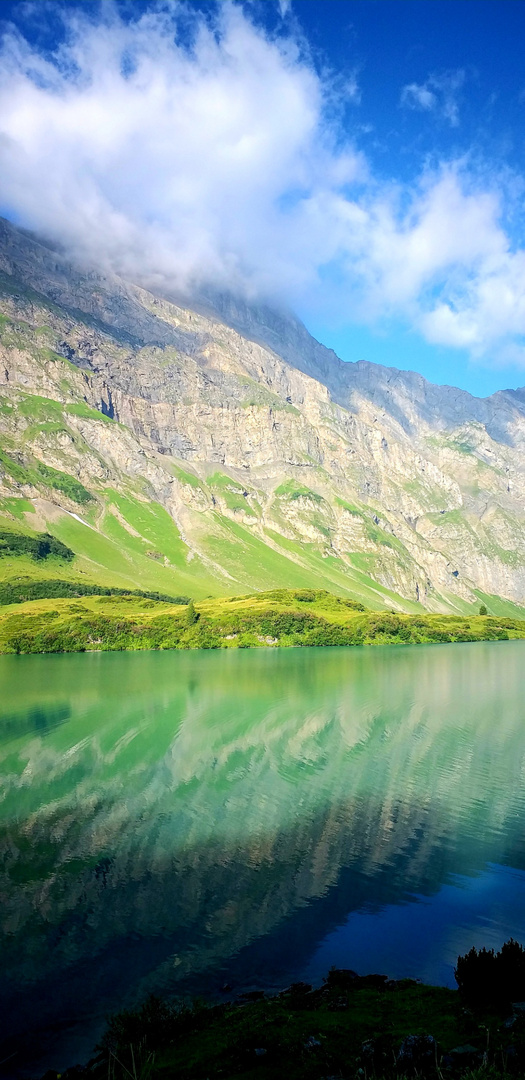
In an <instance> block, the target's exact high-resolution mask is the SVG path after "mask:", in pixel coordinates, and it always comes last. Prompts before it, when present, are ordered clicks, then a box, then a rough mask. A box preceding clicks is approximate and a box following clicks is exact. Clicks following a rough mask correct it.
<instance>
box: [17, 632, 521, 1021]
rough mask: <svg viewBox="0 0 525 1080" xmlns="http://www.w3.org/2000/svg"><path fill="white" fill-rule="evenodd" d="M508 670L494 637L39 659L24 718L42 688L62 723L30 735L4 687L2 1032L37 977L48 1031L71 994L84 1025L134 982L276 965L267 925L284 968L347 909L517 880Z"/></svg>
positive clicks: (517, 762) (515, 687)
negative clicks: (253, 953)
mask: <svg viewBox="0 0 525 1080" xmlns="http://www.w3.org/2000/svg"><path fill="white" fill-rule="evenodd" d="M522 657H523V646H522V643H520V642H516V643H512V642H509V643H506V644H505V645H504V646H501V645H499V644H496V645H494V644H487V645H478V644H476V645H472V646H470V645H466V646H456V647H452V648H447V647H442V646H437V647H430V648H421V649H420V648H417V649H416V648H406V649H403V648H401V649H392V648H390V649H388V648H387V649H369V650H365V649H363V650H344V649H337V650H333V651H329V650H304V651H301V650H288V651H286V652H284V651H283V652H280V653H257V652H251V653H247V652H246V653H237V654H235V653H230V654H202V653H199V654H176V655H173V654H139V655H136V656H134V655H133V654H131V656H130V655H129V654H128V655H126V654H124V655H123V654H116V655H112V654H105V655H102V656H98V657H97V658H96V663H95V664H92V658H91V657H62V658H52V659H53V660H54V665H53V666H52V667H51V668H50V669H49V671H48V675H47V678H46V680H45V686H44V684H43V683H42V685H41V687H40V689H41V691H42V692H43V693H44V691H45V693H44V703H43V707H45V708H50V709H51V708H52V701H51V694H52V690H53V679H54V686H55V688H56V690H57V694H58V688H60V700H61V701H63V700H64V698H65V697H67V694H69V697H68V698H67V700H68V705H67V707H68V708H69V709H70V718H69V720H68V722H67V723H61V725H60V726H55V727H52V726H50V727H49V728H48V729H46V731H45V733H43V734H35V733H34V731H31V734H30V735H27V734H26V735H24V734H23V708H22V705H23V699H24V690H23V688H22V690H21V689H20V680H18V695H19V712H18V715H19V717H20V722H21V728H20V730H19V731H18V732H17V733H16V735H13V733H12V731H10V733H9V736H8V737H7V738H4V739H3V740H2V743H1V744H0V762H1V766H0V767H1V769H2V772H3V774H4V780H3V784H2V786H3V789H4V799H3V802H2V803H1V804H0V814H1V822H2V827H1V832H0V848H1V854H2V857H3V867H4V871H3V876H2V877H0V899H1V904H2V915H1V919H2V923H3V929H4V931H5V932H6V935H7V936H6V939H5V940H6V945H5V949H4V955H3V961H4V970H5V973H6V984H5V989H13V988H16V987H19V988H21V987H22V985H24V986H26V990H25V991H24V993H22V991H21V989H20V990H19V993H20V996H19V999H18V1001H19V1010H20V1016H22V1013H23V1011H24V1008H25V1007H24V1008H23V1005H22V1003H23V1001H25V1002H26V1004H27V1008H28V1010H29V1003H30V1001H31V1002H33V1006H34V1001H33V999H32V997H31V994H32V991H31V986H32V985H34V987H35V991H34V992H35V994H37V992H38V987H39V986H40V985H42V980H44V979H45V980H46V985H47V987H48V989H49V988H54V989H53V993H50V994H48V995H47V1004H45V1005H39V1008H41V1009H43V1010H44V1009H46V1008H47V1009H49V1010H51V1012H49V1013H48V1014H47V1015H48V1019H51V1018H52V1015H51V1013H52V1010H53V1009H55V1011H56V1015H57V1016H58V1015H60V1009H61V1008H63V1009H65V1013H67V1012H68V1009H71V1008H72V1007H73V1006H72V1005H71V1002H72V1001H73V1002H74V1001H75V996H74V995H72V994H71V993H70V991H71V986H72V985H73V984H75V986H76V990H75V993H76V995H77V996H78V995H80V1003H77V1004H78V1008H86V1009H88V1008H89V1009H93V1010H94V1012H97V1010H98V1014H97V1015H100V1010H101V1009H102V1004H101V1003H102V1001H103V1002H104V1006H103V1011H106V1010H107V1009H108V1008H115V1007H116V1006H117V1005H118V1004H119V1003H120V1002H121V999H122V998H123V997H124V996H125V994H126V993H129V988H130V987H132V986H134V985H135V984H136V985H137V986H138V987H139V990H143V991H146V990H147V989H154V988H156V989H162V990H164V991H171V992H174V991H175V990H176V989H177V987H178V986H182V985H185V981H186V982H187V980H188V979H189V980H190V981H191V984H192V985H193V986H194V987H196V986H197V985H198V980H199V977H201V978H202V977H204V974H205V973H213V972H214V971H217V970H218V968H220V966H221V965H223V964H224V963H226V962H228V961H229V959H230V958H231V957H232V956H235V955H237V954H238V953H239V951H242V950H245V951H246V949H247V948H255V945H256V943H257V942H258V941H261V942H264V943H265V956H266V958H267V964H268V965H269V966H270V967H271V965H272V964H274V966H275V969H276V970H277V968H279V970H281V968H280V967H279V965H280V964H281V960H280V959H279V957H278V953H279V951H281V952H283V949H282V940H281V939H280V935H282V933H283V932H284V930H283V928H285V930H286V936H287V939H288V941H289V942H292V941H293V942H295V953H296V956H297V955H298V954H299V953H300V954H301V955H304V958H305V962H306V960H307V958H308V957H307V954H308V951H309V950H310V951H311V949H312V948H313V947H314V945H315V942H316V941H318V940H319V938H320V937H322V936H323V934H324V933H325V932H326V930H327V929H328V928H329V927H330V925H333V924H334V923H335V924H337V923H338V922H340V921H341V920H344V919H345V918H346V916H347V914H348V912H350V911H359V910H363V909H365V908H370V909H371V910H377V909H378V908H379V907H380V906H381V905H384V904H385V903H390V904H398V903H399V901H400V900H402V899H403V898H404V897H406V896H407V894H409V893H414V892H417V893H419V894H421V895H432V894H433V893H435V892H436V891H437V890H438V889H439V888H440V886H441V885H442V884H443V883H444V882H446V881H447V880H449V878H450V875H451V874H454V873H458V872H462V873H469V872H472V871H475V870H477V869H479V868H481V867H483V865H484V863H485V862H486V860H487V859H492V860H494V861H503V860H504V858H506V859H507V860H508V861H509V862H513V864H514V865H522V864H524V860H523V850H522V849H523V839H522V836H523V827H522V823H523V803H522V787H521V778H522V775H523V767H524V762H525V729H524V725H523V706H522V703H521V669H522ZM11 659H12V662H13V663H15V664H19V661H20V659H22V661H23V663H24V664H25V665H26V670H27V672H28V675H29V672H30V668H31V665H32V662H33V661H36V667H35V669H34V672H35V677H34V679H33V678H32V679H31V680H30V679H29V678H27V679H26V680H25V682H26V683H27V684H28V690H27V698H28V700H27V711H28V713H29V711H30V710H31V709H33V708H34V707H35V706H34V700H33V698H34V692H35V688H34V684H35V680H36V684H37V688H38V682H39V671H40V672H43V669H42V668H41V667H40V668H39V662H40V658H33V657H27V658H4V660H5V661H11ZM57 660H60V661H61V662H60V663H57ZM8 666H9V665H7V666H6V667H5V668H4V672H3V673H2V674H5V673H6V672H7V674H6V682H7V687H8V691H9V671H8V670H7V668H8ZM17 670H18V671H20V667H18V669H17ZM31 670H33V669H31ZM42 678H43V676H42ZM85 683H88V684H89V693H88V692H87V690H86V688H85ZM24 685H25V683H23V684H22V687H23V686H24ZM124 688H125V689H124ZM12 692H13V693H14V687H13V688H12ZM46 695H47V698H46ZM8 696H9V694H8ZM8 704H9V703H8ZM61 708H62V706H61ZM495 718H497V729H496V728H495ZM29 780H30V783H28V781H29ZM505 852H506V853H507V854H506V856H505V854H504V853H505ZM299 927H302V930H301V934H299ZM295 931H297V934H296V933H295ZM278 939H279V940H281V945H280V946H279V950H277V949H276V951H275V953H274V959H273V960H272V942H273V943H274V944H275V943H276V942H277V941H278ZM284 951H286V950H284ZM116 952H117V953H118V955H119V965H120V966H119V973H116V971H115V966H114V957H115V953H116ZM175 957H176V965H175V964H174V958H175ZM281 967H282V964H281ZM80 972H83V973H84V978H83V979H82V980H80V982H81V986H80V988H79V986H78V985H77V983H75V979H77V974H76V973H80ZM97 973H98V974H97ZM101 978H103V979H105V987H106V989H105V991H104V994H102V995H101V991H100V980H101ZM68 987H69V991H68ZM27 988H29V989H27ZM96 988H98V989H96ZM24 995H25V996H24ZM97 995H98V996H97ZM104 995H105V996H104ZM68 997H69V998H70V1001H69V1004H68V1001H67V998H68ZM52 1002H55V1004H54V1005H53V1004H52ZM16 1007H17V1006H15V1008H16ZM12 1019H13V1024H14V1025H15V1027H16V1022H17V1021H16V1016H15V1015H13V1018H12ZM20 1022H21V1023H22V1021H20ZM24 1022H25V1021H24ZM22 1026H23V1023H22Z"/></svg>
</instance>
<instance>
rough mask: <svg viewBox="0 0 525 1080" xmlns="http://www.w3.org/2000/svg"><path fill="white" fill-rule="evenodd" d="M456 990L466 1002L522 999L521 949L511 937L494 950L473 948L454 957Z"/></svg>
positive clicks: (524, 958)
mask: <svg viewBox="0 0 525 1080" xmlns="http://www.w3.org/2000/svg"><path fill="white" fill-rule="evenodd" d="M454 974H455V976H456V982H457V984H458V987H459V991H460V993H461V994H462V996H463V997H464V998H465V1000H466V1001H467V1002H469V1004H472V1005H480V1004H488V1003H491V1002H492V1003H494V1004H495V1005H502V1004H505V1003H506V1002H511V1001H524V1000H525V949H524V948H523V946H522V945H520V944H519V943H518V942H517V941H514V940H513V938H510V940H509V941H506V942H505V944H504V945H502V947H501V949H500V951H499V952H497V953H495V952H494V949H479V950H478V949H474V948H472V949H471V950H470V952H468V953H466V955H465V956H458V962H457V967H456V969H455V972H454Z"/></svg>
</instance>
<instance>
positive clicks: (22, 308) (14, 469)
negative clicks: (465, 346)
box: [0, 221, 525, 612]
mask: <svg viewBox="0 0 525 1080" xmlns="http://www.w3.org/2000/svg"><path fill="white" fill-rule="evenodd" d="M0 312H1V313H2V314H1V315H0V394H1V397H0V432H1V434H2V448H3V453H2V457H1V459H0V498H1V499H2V504H1V506H0V510H1V511H2V513H3V514H4V515H7V516H10V515H11V516H12V514H13V512H16V514H17V515H18V516H20V510H19V505H20V506H21V505H22V504H16V505H15V503H14V502H13V500H16V499H20V498H25V499H26V501H27V502H28V506H30V508H29V509H28V510H27V511H24V512H25V513H26V520H27V523H28V524H32V523H34V521H35V520H36V519H32V518H31V509H34V508H35V507H37V508H38V507H39V508H40V509H39V510H38V512H39V513H40V514H41V515H42V513H44V511H43V510H42V507H43V506H47V507H48V508H49V507H53V508H54V509H53V512H51V511H50V510H49V511H48V517H47V518H46V521H47V522H48V525H49V527H50V529H51V531H53V529H55V530H56V529H58V526H57V524H56V523H57V521H58V522H60V520H61V516H60V515H61V514H69V516H71V515H73V514H77V518H79V517H81V516H82V515H81V513H80V511H79V507H78V505H74V499H73V501H72V494H71V493H72V491H74V490H77V489H73V488H71V487H68V485H67V483H66V482H64V481H63V480H62V481H61V480H60V479H57V477H56V476H55V475H54V474H50V473H49V471H48V472H47V473H46V467H47V469H48V470H49V469H52V470H55V473H56V474H58V476H59V477H60V476H64V475H65V476H70V477H73V478H74V479H75V480H77V481H78V483H79V484H81V485H82V486H83V488H84V489H85V490H86V496H85V506H86V509H85V513H84V517H85V515H86V514H88V516H89V522H86V526H89V527H90V528H91V530H92V531H94V532H96V533H97V534H98V536H99V539H100V541H101V544H102V540H104V542H107V543H110V542H111V543H112V544H114V545H115V544H116V545H117V547H118V545H119V544H120V545H121V551H122V553H123V555H122V557H123V566H124V569H123V570H122V574H123V575H124V577H126V575H127V577H126V580H131V579H133V580H136V581H137V583H138V582H139V580H142V579H143V577H144V575H146V577H147V575H148V574H149V573H151V574H157V578H156V580H157V581H160V578H159V577H158V575H161V576H162V572H165V576H166V575H167V576H170V575H171V577H170V581H171V582H172V587H173V581H174V580H175V579H176V578H177V574H178V575H179V578H180V580H181V582H183V581H187V580H191V581H193V584H194V586H195V588H194V589H193V593H194V595H198V592H199V589H200V590H201V593H202V591H203V590H204V593H207V592H211V591H215V592H220V591H222V592H235V591H236V592H239V591H241V589H242V590H244V591H248V590H249V589H250V588H252V589H261V588H265V587H266V588H268V587H272V586H274V585H279V584H281V585H285V584H299V583H303V584H305V585H306V584H308V582H312V584H316V585H319V584H321V583H322V584H323V585H324V587H326V588H331V589H334V590H335V591H338V592H346V593H348V594H350V595H356V596H358V597H359V598H362V599H364V601H365V602H366V603H369V604H371V605H372V606H374V605H375V606H385V605H386V606H388V607H393V608H403V607H404V608H406V609H407V608H408V609H410V610H412V609H416V607H417V605H423V606H424V607H426V608H429V609H431V610H452V611H453V610H457V611H464V610H467V609H468V607H470V605H472V604H479V600H480V597H482V598H483V599H486V597H488V599H489V604H490V598H491V597H499V598H502V600H501V601H500V600H494V601H493V602H494V603H500V609H499V610H501V603H502V602H503V601H507V602H508V607H509V612H510V608H511V606H512V603H514V604H521V603H523V600H524V596H525V530H524V527H523V526H524V497H525V452H524V446H525V390H518V391H502V392H500V393H498V394H494V395H492V397H489V398H485V399H478V398H474V397H472V396H471V395H470V394H467V393H465V392H464V391H461V390H457V389H455V388H453V387H438V386H433V385H432V384H430V383H428V382H426V380H425V379H423V378H422V377H421V376H419V375H416V374H414V373H411V372H404V371H398V370H396V369H395V368H388V367H382V366H380V365H376V364H369V363H365V362H363V361H360V362H358V363H355V364H354V363H342V362H341V361H340V360H339V359H338V358H337V357H336V355H335V354H334V353H333V352H332V351H331V350H329V349H326V348H325V347H324V346H322V345H320V344H319V343H318V342H316V341H315V340H314V339H313V338H312V337H311V336H310V335H309V334H308V332H307V331H306V329H305V327H304V326H302V324H301V323H300V322H298V320H297V319H295V318H294V317H293V316H292V315H290V314H288V313H286V312H275V311H271V310H270V309H268V308H265V307H262V306H260V307H257V306H252V307H250V306H249V305H247V304H244V303H242V302H240V301H238V300H235V299H234V298H232V297H229V296H223V295H220V294H209V295H207V296H200V297H199V298H197V299H196V300H193V301H192V302H191V303H190V302H189V301H188V300H184V301H183V300H181V299H180V298H179V299H176V298H171V299H170V298H169V297H166V296H161V295H153V293H151V292H148V291H146V290H145V289H143V288H141V287H140V286H138V285H135V284H132V283H128V282H124V281H121V280H120V279H117V278H115V277H114V276H112V275H110V274H103V273H100V272H97V271H96V270H95V269H87V270H86V269H85V268H79V267H76V266H75V265H73V264H72V263H71V262H70V261H69V260H68V259H67V258H66V257H65V256H63V255H62V254H60V253H59V252H56V251H53V250H51V249H50V248H48V247H46V246H44V245H42V244H41V243H39V242H38V241H37V240H35V239H34V238H32V237H30V236H29V235H27V234H25V233H23V232H21V231H19V230H17V229H15V228H13V227H12V226H11V225H9V224H8V223H7V222H3V221H0ZM108 493H110V494H108ZM111 493H112V494H111ZM76 497H78V498H82V496H81V495H79V494H78V490H77V496H76ZM131 505H133V507H134V509H133V511H132V510H130V506H131ZM141 507H142V510H141ZM157 508H158V509H157ZM88 511H89V513H88ZM147 514H150V515H151V514H154V515H155V514H156V515H157V517H158V515H161V516H162V514H164V515H165V519H164V518H163V519H162V520H163V521H164V520H166V522H168V523H169V528H172V529H173V536H174V537H175V536H176V538H177V544H178V545H179V547H178V548H177V552H178V555H177V557H175V554H174V549H173V550H172V548H170V547H169V543H168V541H167V540H163V539H162V536H163V535H164V534H163V533H162V530H160V531H159V530H158V529H157V532H156V533H155V545H153V540H152V536H153V532H151V529H152V528H153V526H148V528H149V529H150V532H149V533H148V528H146V524H145V521H146V517H145V515H146V516H147ZM141 515H142V516H141ZM44 516H45V514H44ZM159 520H160V517H159ZM148 521H149V518H148ZM141 522H142V524H141ZM163 527H164V526H163ZM167 528H168V525H166V529H167ZM159 529H160V526H159ZM119 530H120V531H119ZM150 534H151V535H150ZM166 535H167V534H166ZM170 543H171V541H170ZM173 543H175V541H173ZM126 544H129V545H131V546H132V547H133V545H134V547H133V551H135V553H136V558H137V559H139V563H140V565H139V564H136V565H135V564H134V562H133V559H134V556H133V555H132V554H131V553H130V552H131V547H130V549H129V551H128V548H127V547H126ZM163 544H164V547H162V545H163ZM148 545H149V546H148ZM166 545H167V546H166ZM157 548H158V550H157ZM100 550H102V549H100ZM126 552H127V554H126ZM139 556H140V558H139ZM79 557H80V555H79ZM86 557H87V556H86ZM89 558H91V555H90V556H89ZM142 558H144V560H146V559H148V558H149V560H150V563H146V562H144V567H146V569H141V567H142V562H140V559H142ZM97 559H98V560H99V563H100V566H103V567H105V570H106V571H108V570H109V562H108V561H107V560H108V559H109V556H107V558H106V556H104V555H102V554H100V553H99V555H97V557H96V558H94V559H91V561H92V563H93V565H92V566H91V568H90V569H91V572H95V570H96V566H97V565H99V563H97ZM104 559H106V561H104ZM152 559H153V560H154V561H155V567H154V568H151V567H150V564H151V560H152ZM100 560H101V561H100ZM177 560H178V561H177ZM110 561H111V560H110ZM124 564H125V565H124ZM128 564H129V565H128ZM124 571H125V572H124ZM119 572H120V571H119ZM148 580H149V578H148ZM166 580H167V578H166ZM177 580H178V579H177Z"/></svg>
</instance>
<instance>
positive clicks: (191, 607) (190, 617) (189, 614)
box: [184, 600, 199, 626]
mask: <svg viewBox="0 0 525 1080" xmlns="http://www.w3.org/2000/svg"><path fill="white" fill-rule="evenodd" d="M198 618H199V616H198V615H197V612H196V611H195V604H194V603H193V600H190V602H189V604H188V606H187V608H186V616H185V620H184V621H185V623H186V626H193V625H194V623H196V622H197V619H198Z"/></svg>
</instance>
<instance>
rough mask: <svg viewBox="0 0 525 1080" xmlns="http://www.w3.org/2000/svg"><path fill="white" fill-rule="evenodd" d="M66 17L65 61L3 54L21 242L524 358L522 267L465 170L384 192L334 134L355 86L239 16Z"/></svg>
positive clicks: (9, 170) (493, 199) (6, 141)
mask: <svg viewBox="0 0 525 1080" xmlns="http://www.w3.org/2000/svg"><path fill="white" fill-rule="evenodd" d="M59 10H60V11H61V12H62V14H63V15H64V17H65V18H67V20H68V38H67V43H66V45H65V46H63V47H62V48H61V50H60V52H59V54H58V55H57V56H56V57H54V58H53V59H52V60H49V59H46V58H45V57H43V56H40V55H38V54H37V53H35V52H34V50H32V49H31V48H30V47H29V45H28V44H27V43H26V42H25V41H24V40H23V39H22V38H20V36H17V35H16V34H15V33H14V32H13V33H11V34H10V35H9V36H8V37H7V38H6V39H5V41H4V44H3V47H2V52H1V54H0V204H1V205H2V206H4V207H5V208H6V209H7V210H8V211H9V212H10V213H12V214H13V215H16V216H17V218H18V219H20V220H22V221H23V223H24V224H26V225H27V226H29V227H32V228H34V229H37V230H40V231H42V232H44V233H46V234H48V235H49V236H51V237H53V238H56V239H58V240H60V241H62V242H63V243H64V244H65V245H67V246H68V247H69V248H70V249H71V250H72V252H73V253H75V254H76V255H77V257H79V258H82V259H87V260H91V261H92V262H94V263H95V264H96V265H103V266H106V267H108V268H112V269H114V270H116V271H117V272H120V273H122V274H124V275H127V276H129V277H131V278H133V279H134V280H139V281H142V282H144V283H146V284H147V283H150V284H154V283H155V282H161V283H162V284H163V285H164V287H166V288H174V289H177V290H180V289H191V288H193V287H194V286H195V285H199V284H202V283H205V282H212V283H214V284H218V285H219V286H225V287H230V288H233V289H238V290H243V291H244V293H245V294H246V295H248V296H251V295H265V296H268V295H270V296H277V297H279V298H281V299H282V300H284V301H286V302H289V303H291V304H300V305H301V306H302V307H303V308H304V307H305V306H306V305H308V304H309V305H311V306H312V307H314V306H316V307H317V310H318V312H319V311H320V309H321V308H322V306H323V305H324V311H325V312H332V313H335V312H336V311H338V312H339V313H341V312H345V314H346V316H347V317H348V318H349V319H350V318H356V319H362V320H369V321H377V320H381V319H385V318H387V319H388V318H403V319H405V320H406V321H408V322H409V323H410V324H411V325H412V326H414V327H416V328H418V329H419V330H420V332H421V333H422V334H423V335H424V336H425V337H426V338H427V339H428V340H429V341H433V342H439V343H442V344H446V345H456V346H460V347H465V348H468V349H469V350H470V351H471V352H472V353H473V354H474V355H478V356H482V355H488V354H489V353H490V352H491V351H493V350H494V349H495V348H496V347H497V348H498V349H504V348H505V349H507V350H511V349H513V348H514V349H517V350H518V351H519V348H520V345H519V342H520V338H521V336H522V335H523V334H524V333H525V301H524V300H523V296H524V295H525V287H524V286H525V266H524V262H525V254H523V252H520V251H518V252H515V251H513V250H512V249H511V246H510V243H509V239H508V237H507V236H506V234H505V232H504V230H503V227H502V225H501V214H502V206H501V203H500V198H499V197H497V196H496V195H495V194H494V192H493V191H491V190H490V189H489V188H488V187H487V186H486V184H485V186H483V184H481V182H479V183H478V184H476V182H475V178H474V177H473V176H472V175H471V172H472V170H471V168H470V167H469V163H468V161H463V162H459V163H456V164H455V165H448V166H447V165H442V166H441V167H439V168H437V169H436V170H435V172H433V173H427V174H424V175H423V176H422V177H420V178H418V179H416V180H415V181H414V184H413V185H412V188H408V187H407V186H403V187H402V186H401V185H399V186H396V185H393V184H392V183H389V184H388V185H387V184H384V183H382V182H381V180H380V178H378V177H375V176H374V175H373V173H372V171H371V169H370V167H369V166H368V164H367V162H366V160H365V158H364V156H363V155H362V154H361V153H360V152H359V151H358V150H357V149H356V148H355V146H352V145H350V144H349V142H348V140H347V141H346V142H345V140H344V138H343V137H342V133H341V131H340V130H338V129H337V128H336V127H335V126H334V125H335V124H336V121H335V120H333V119H332V120H329V119H328V118H327V117H328V116H330V117H332V118H333V116H334V115H337V110H336V109H334V93H336V92H337V93H339V94H340V95H341V97H342V98H345V97H346V99H348V92H349V91H348V86H347V85H346V84H345V86H343V85H341V86H340V87H339V89H337V83H336V90H334V85H333V83H332V84H327V82H326V80H325V79H324V78H322V77H320V76H319V75H318V74H317V73H316V71H315V70H314V68H313V66H312V64H311V62H310V60H309V59H308V58H307V57H305V56H304V55H303V54H302V52H301V48H300V45H299V44H298V42H297V41H296V39H295V38H294V37H293V32H292V33H290V34H288V35H286V36H283V34H282V32H281V33H280V34H279V35H278V36H277V37H275V38H274V37H272V36H270V35H269V34H267V33H266V32H264V31H263V30H262V29H261V28H260V27H258V26H256V25H255V24H254V23H253V22H251V21H250V19H249V18H248V17H247V15H246V14H245V12H244V11H243V9H242V8H241V7H240V6H239V5H236V4H231V3H228V2H225V3H221V4H219V5H218V6H217V8H216V11H215V21H211V20H210V19H208V20H206V19H205V18H204V17H203V16H202V15H199V14H198V13H196V12H195V9H194V8H192V7H191V6H185V5H182V4H171V3H163V4H162V5H160V4H159V5H157V6H155V7H153V8H151V9H150V10H149V11H147V12H146V13H145V14H143V15H142V16H141V17H139V18H136V19H135V21H134V22H132V23H125V22H123V21H122V20H121V18H120V15H119V9H118V7H117V8H115V7H112V6H106V7H104V8H103V15H102V16H101V18H102V20H103V23H102V25H101V23H100V22H99V23H96V22H95V21H94V19H93V18H91V17H89V15H88V14H87V13H86V12H84V13H81V14H78V13H74V12H73V11H72V10H71V9H69V10H68V8H67V5H65V6H64V5H62V6H61V7H60V9H59ZM188 35H189V36H190V37H191V41H192V44H191V46H190V45H188ZM356 86H357V84H356ZM429 86H430V83H429ZM427 89H428V88H427ZM428 92H429V93H435V94H436V96H439V93H440V92H441V91H439V90H438V88H437V86H436V84H435V83H433V84H432V87H430V88H429V89H428ZM353 93H354V96H355V93H357V91H353ZM423 100H425V99H424V98H423ZM440 101H441V105H440V107H443V98H441V99H440ZM424 107H427V106H424ZM428 107H432V108H433V107H434V106H433V105H432V104H430V106H428ZM357 130H358V129H357V128H356V131H357ZM509 355H510V353H509ZM515 355H518V353H515ZM520 355H521V353H520Z"/></svg>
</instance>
